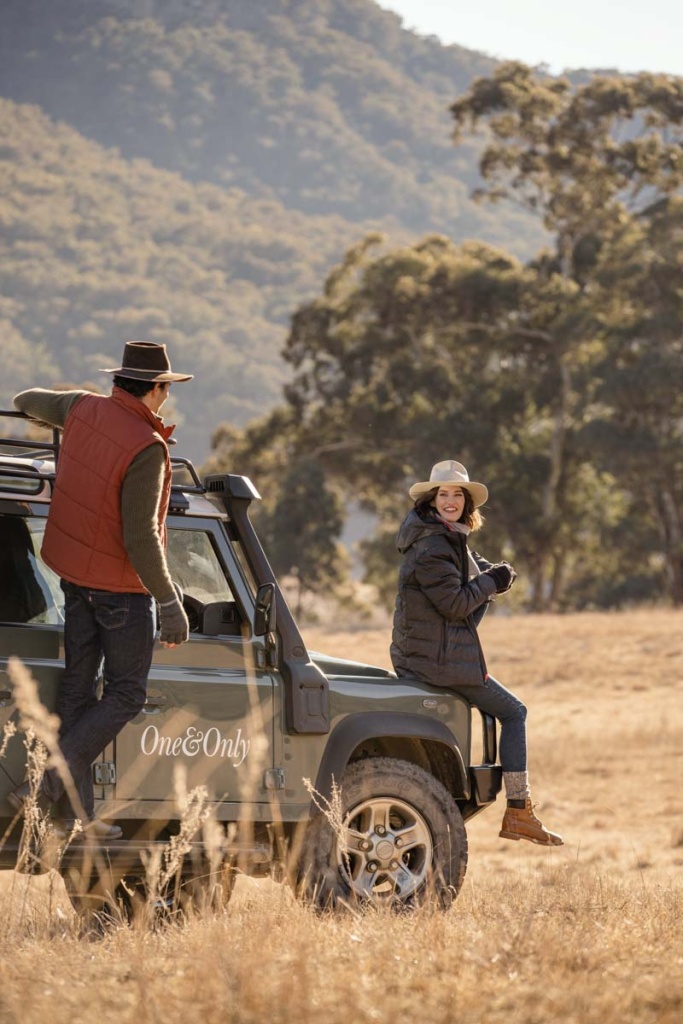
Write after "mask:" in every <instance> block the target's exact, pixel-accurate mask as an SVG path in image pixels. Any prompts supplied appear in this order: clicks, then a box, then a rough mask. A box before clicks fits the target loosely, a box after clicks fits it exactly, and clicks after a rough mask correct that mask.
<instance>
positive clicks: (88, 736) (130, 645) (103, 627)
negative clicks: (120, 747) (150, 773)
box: [42, 580, 155, 817]
mask: <svg viewBox="0 0 683 1024" xmlns="http://www.w3.org/2000/svg"><path fill="white" fill-rule="evenodd" d="M61 586H62V590H63V591H64V595H65V605H64V652H65V662H66V665H65V671H64V675H63V677H62V681H61V683H60V686H59V691H58V693H57V714H58V715H59V717H60V719H61V727H60V741H59V743H60V748H61V751H62V754H63V756H64V759H65V760H66V763H67V767H68V769H69V771H70V773H71V776H72V778H73V780H74V784H75V786H76V789H77V790H78V792H79V794H80V797H81V803H82V804H83V809H84V811H85V813H86V816H87V817H92V816H93V814H94V796H93V780H92V763H93V761H94V760H95V758H96V757H97V755H98V754H99V753H100V751H102V750H103V749H104V748H105V747H106V746H107V744H108V743H111V742H112V740H113V739H114V737H115V736H117V735H118V734H119V732H120V731H121V729H122V728H123V727H124V725H125V724H126V723H127V722H130V720H131V719H133V718H135V716H136V715H137V714H139V712H140V711H141V710H142V707H143V705H144V703H145V697H146V694H147V676H148V675H149V670H150V667H151V664H152V653H153V650H154V631H155V617H154V605H153V600H152V597H151V596H150V595H149V594H118V593H113V592H110V591H106V590H88V589H87V588H86V587H80V586H77V585H76V584H75V583H69V582H68V581H66V580H62V582H61ZM101 670H102V672H101ZM101 675H102V676H103V679H104V686H103V692H102V696H101V698H100V699H99V700H98V688H99V683H100V676H101ZM42 788H43V792H44V793H45V795H46V796H47V797H48V799H49V800H51V801H52V802H53V803H56V802H57V801H58V800H60V797H62V796H63V794H64V783H63V781H62V779H61V778H60V777H59V775H58V774H57V772H56V771H55V770H54V769H53V770H51V771H49V772H47V773H46V775H45V777H44V779H43V785H42ZM60 803H61V804H62V805H63V803H64V801H60Z"/></svg>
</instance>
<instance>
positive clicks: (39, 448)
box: [0, 409, 206, 494]
mask: <svg viewBox="0 0 683 1024" xmlns="http://www.w3.org/2000/svg"><path fill="white" fill-rule="evenodd" d="M0 417H8V418H9V419H15V420H27V421H28V422H30V423H36V422H39V421H37V420H33V419H32V418H31V417H30V416H27V415H26V413H24V412H17V410H16V409H0ZM51 429H52V441H51V442H50V441H30V440H28V439H27V438H25V437H0V448H2V447H5V448H16V449H21V450H18V451H17V453H16V454H17V456H22V455H25V456H27V457H31V458H39V457H40V456H41V455H42V456H45V457H48V458H50V457H54V469H52V468H51V469H37V468H36V467H33V466H8V465H3V467H2V475H3V477H5V476H12V477H20V478H21V477H23V478H27V477H28V478H30V479H32V480H35V479H36V477H39V478H40V479H41V480H50V481H54V479H55V471H56V468H57V460H58V458H59V450H60V438H61V430H60V428H59V427H52V428H51ZM169 442H170V443H171V444H175V443H176V442H175V439H174V438H170V439H169ZM12 457H13V455H11V454H8V453H6V454H5V458H12ZM2 460H3V455H2V454H1V453H0V462H2ZM171 468H172V469H180V468H183V469H185V470H186V471H187V473H188V474H189V476H190V479H191V481H192V483H187V484H183V483H174V484H172V486H171V491H173V492H175V493H176V494H179V493H182V494H206V489H205V487H204V486H203V484H202V482H201V480H200V479H199V474H198V473H197V470H196V469H195V467H194V465H193V464H192V462H191V461H190V459H185V458H181V457H180V456H179V455H172V456H171Z"/></svg>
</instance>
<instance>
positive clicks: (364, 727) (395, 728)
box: [310, 712, 470, 816]
mask: <svg viewBox="0 0 683 1024" xmlns="http://www.w3.org/2000/svg"><path fill="white" fill-rule="evenodd" d="M364 757H395V758H398V759H400V760H402V761H409V762H411V763H412V764H416V765H418V766H419V767H420V768H424V769H425V770H426V771H428V772H430V774H431V775H433V776H434V777H435V778H436V779H438V780H439V782H441V783H442V784H443V785H444V786H445V787H446V789H447V790H448V791H449V792H450V793H451V794H452V795H453V796H454V797H455V798H456V799H464V800H468V799H469V797H470V781H469V774H468V772H467V769H466V767H465V762H464V760H463V756H462V752H461V750H460V748H459V746H458V744H457V742H456V740H455V737H454V736H453V733H452V732H451V731H450V729H448V727H447V726H446V725H444V723H443V722H439V721H437V720H436V719H433V718H425V717H424V716H421V715H411V714H406V713H402V712H389V713H387V712H357V713H354V714H351V715H348V716H347V717H346V718H344V719H343V720H342V721H341V722H339V724H338V725H336V726H335V728H334V729H333V730H332V732H331V733H330V737H329V739H328V741H327V745H326V747H325V752H324V754H323V756H322V759H321V762H320V767H319V769H318V775H317V778H316V783H315V789H316V793H317V794H319V796H321V797H322V798H323V801H329V800H330V798H331V796H332V789H333V785H334V783H336V784H337V785H339V784H340V783H341V780H342V776H343V775H344V770H345V769H346V766H347V765H348V764H350V763H351V762H353V761H358V760H361V759H362V758H364ZM319 810H320V809H319V807H317V805H316V802H315V801H311V807H310V815H311V816H314V815H315V814H317V813H319Z"/></svg>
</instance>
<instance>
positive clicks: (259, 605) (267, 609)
mask: <svg viewBox="0 0 683 1024" xmlns="http://www.w3.org/2000/svg"><path fill="white" fill-rule="evenodd" d="M274 629H275V584H274V583H262V584H261V586H260V587H259V588H258V590H257V592H256V605H255V607H254V635H255V636H265V635H266V633H272V632H273V631H274Z"/></svg>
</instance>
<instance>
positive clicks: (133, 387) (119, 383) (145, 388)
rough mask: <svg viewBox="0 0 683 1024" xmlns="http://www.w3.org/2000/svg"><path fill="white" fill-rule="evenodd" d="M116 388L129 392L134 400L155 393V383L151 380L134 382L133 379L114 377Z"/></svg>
mask: <svg viewBox="0 0 683 1024" xmlns="http://www.w3.org/2000/svg"><path fill="white" fill-rule="evenodd" d="M114 387H115V388H121V390H122V391H127V392H128V394H129V395H132V396H133V398H144V396H145V395H148V394H149V393H150V391H154V387H155V385H154V382H153V381H150V380H133V378H132V377H117V376H116V375H115V376H114Z"/></svg>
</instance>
